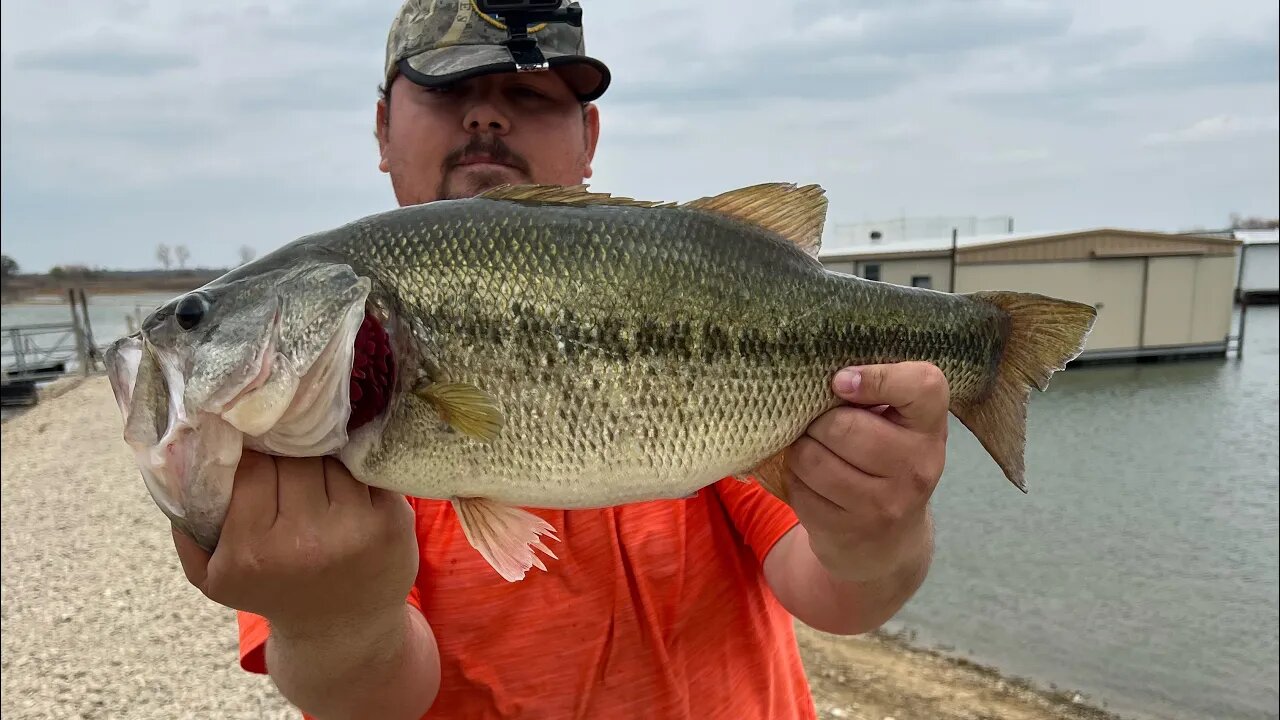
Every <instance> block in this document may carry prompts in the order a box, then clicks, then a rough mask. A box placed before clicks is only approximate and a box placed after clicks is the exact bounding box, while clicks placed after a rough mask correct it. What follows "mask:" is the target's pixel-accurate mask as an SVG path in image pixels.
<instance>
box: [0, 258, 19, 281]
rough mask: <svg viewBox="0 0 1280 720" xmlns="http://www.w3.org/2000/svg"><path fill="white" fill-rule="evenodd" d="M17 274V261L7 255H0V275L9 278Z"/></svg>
mask: <svg viewBox="0 0 1280 720" xmlns="http://www.w3.org/2000/svg"><path fill="white" fill-rule="evenodd" d="M17 274H18V261H17V260H14V259H13V258H11V257H9V256H8V255H0V275H3V276H4V277H6V278H11V277H13V276H14V275H17Z"/></svg>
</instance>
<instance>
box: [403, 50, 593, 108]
mask: <svg viewBox="0 0 1280 720" xmlns="http://www.w3.org/2000/svg"><path fill="white" fill-rule="evenodd" d="M543 56H544V57H545V58H546V59H547V65H548V66H549V67H550V68H552V69H554V70H555V71H556V72H558V73H559V74H560V76H561V77H563V78H564V80H565V82H567V83H568V84H569V87H570V88H571V89H572V90H573V92H574V93H575V94H576V95H577V96H578V99H579V100H581V101H582V102H589V101H592V100H595V99H597V98H599V97H600V96H601V95H603V94H604V91H605V90H606V89H607V88H608V87H609V80H610V75H609V68H608V67H606V66H605V64H604V63H602V62H600V61H599V60H596V59H595V58H593V57H589V56H587V55H566V54H557V53H555V52H553V51H549V50H546V49H545V48H544V49H543ZM396 69H397V70H399V72H400V74H402V75H404V76H405V77H406V78H408V79H409V80H411V81H413V82H415V83H417V84H419V85H424V86H426V87H442V86H446V85H449V84H452V83H456V82H458V81H460V80H466V79H468V78H473V77H477V76H480V75H488V74H492V73H507V72H516V64H515V62H514V61H512V59H511V55H510V53H508V52H507V49H506V47H504V46H501V45H451V46H449V47H442V48H435V49H433V50H427V51H425V52H422V53H418V54H417V55H411V56H409V57H407V58H403V59H401V60H400V62H399V63H397V64H396Z"/></svg>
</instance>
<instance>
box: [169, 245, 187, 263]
mask: <svg viewBox="0 0 1280 720" xmlns="http://www.w3.org/2000/svg"><path fill="white" fill-rule="evenodd" d="M173 254H174V257H176V258H178V267H180V268H186V267H187V259H188V258H190V257H191V251H190V250H188V249H187V246H186V245H179V246H177V247H175V248H174V249H173Z"/></svg>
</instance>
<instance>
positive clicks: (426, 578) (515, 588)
mask: <svg viewBox="0 0 1280 720" xmlns="http://www.w3.org/2000/svg"><path fill="white" fill-rule="evenodd" d="M410 502H411V504H413V506H414V512H415V514H416V516H417V533H418V538H419V546H420V548H421V564H420V566H419V572H418V576H417V580H416V581H415V583H414V587H413V589H412V590H411V592H410V595H409V602H410V603H412V604H413V605H414V606H415V607H417V608H419V609H420V610H421V611H422V612H423V614H424V615H425V616H426V618H427V620H428V622H430V623H431V628H432V630H433V631H434V633H435V637H436V642H437V644H438V645H439V649H440V666H441V667H440V670H441V687H440V693H439V695H438V696H437V698H436V701H435V704H434V705H433V706H432V708H431V710H430V711H429V712H428V713H427V715H426V716H425V717H428V718H432V717H457V718H463V717H465V718H491V717H503V718H506V717H512V718H514V717H520V718H548V719H552V718H557V719H558V718H653V719H655V720H658V719H662V718H698V719H699V720H704V719H710V718H733V720H753V719H755V718H770V719H771V720H787V719H792V718H795V719H804V720H812V719H814V718H816V716H817V715H816V711H815V708H814V704H813V699H812V695H811V693H810V690H809V686H808V682H807V680H806V678H805V674H804V668H803V666H802V665H801V661H800V656H799V651H798V649H797V647H796V642H795V636H794V634H793V627H792V624H791V623H792V620H791V616H790V614H789V613H788V612H787V611H786V610H785V609H784V608H783V607H782V606H781V605H780V604H779V603H778V601H777V600H776V599H775V598H774V596H773V594H772V592H771V591H770V590H769V587H768V585H767V584H766V582H765V579H764V572H763V563H764V559H765V556H766V554H767V553H768V552H769V550H770V549H771V548H772V547H773V545H774V543H776V542H777V541H778V540H779V539H780V538H781V537H782V536H783V535H784V534H785V533H786V532H787V531H788V530H789V529H791V528H792V527H793V526H794V525H795V523H796V517H795V515H794V513H793V512H792V511H791V509H790V508H789V507H787V506H786V505H785V504H783V503H782V502H780V501H778V500H777V499H776V498H774V497H773V496H772V495H769V494H768V493H767V492H766V491H764V490H763V489H762V488H761V487H760V486H759V485H757V484H755V483H750V484H748V483H744V482H740V481H738V480H734V479H732V478H726V479H724V480H721V481H720V482H718V483H716V484H714V485H712V486H711V487H708V488H704V489H703V490H702V491H701V492H699V493H698V495H697V496H696V497H695V498H692V499H687V500H673V501H654V502H645V503H635V504H629V505H623V506H619V507H610V508H604V509H592V510H568V511H564V510H539V509H531V510H530V512H533V513H535V514H538V515H540V516H541V517H543V518H545V519H546V520H547V521H549V522H550V523H551V524H552V525H553V526H554V527H555V530H556V536H557V537H558V538H560V541H559V542H547V544H548V546H549V547H550V548H551V550H552V552H554V553H555V554H556V555H557V556H558V557H559V559H558V560H551V559H549V558H546V557H544V558H543V560H544V562H545V563H546V565H547V570H548V572H543V571H541V570H538V569H536V568H534V569H532V570H531V571H530V572H529V573H528V574H527V575H526V576H525V578H524V580H521V581H519V582H515V583H509V582H507V581H506V580H503V579H502V578H501V577H500V576H499V575H498V574H497V573H496V572H495V571H494V570H493V569H492V568H491V567H489V565H488V563H486V562H485V560H484V558H482V557H481V556H480V553H478V552H476V551H475V550H474V549H473V548H472V547H471V545H470V544H469V543H468V542H467V539H466V537H464V536H463V534H462V529H461V527H460V526H459V525H458V521H457V517H456V516H455V515H454V512H453V508H452V507H451V506H450V505H449V503H447V502H441V501H436V500H419V499H414V498H411V499H410ZM239 627H240V662H241V666H242V667H243V668H244V669H246V670H249V671H251V672H258V673H262V672H265V671H266V669H265V662H264V657H263V656H264V653H263V644H264V642H265V641H266V638H267V634H268V629H267V625H266V622H265V620H264V619H263V618H261V617H259V616H256V615H252V614H249V613H240V614H239Z"/></svg>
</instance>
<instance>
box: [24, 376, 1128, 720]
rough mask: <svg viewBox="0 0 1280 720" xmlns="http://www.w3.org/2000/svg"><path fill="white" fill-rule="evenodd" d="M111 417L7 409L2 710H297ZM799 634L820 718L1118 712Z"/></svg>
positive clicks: (947, 664) (883, 638)
mask: <svg viewBox="0 0 1280 720" xmlns="http://www.w3.org/2000/svg"><path fill="white" fill-rule="evenodd" d="M119 424H120V421H119V412H118V410H117V408H116V407H115V400H114V398H113V397H112V394H111V390H110V387H109V385H108V384H107V382H106V378H105V377H104V376H103V375H101V374H96V375H91V376H89V377H87V378H82V377H68V378H61V379H59V380H57V381H55V382H53V383H51V384H50V385H49V386H47V387H46V388H44V389H43V390H42V392H41V398H40V402H39V403H38V404H37V405H35V406H34V407H30V408H24V409H23V411H22V412H20V413H18V414H16V415H15V416H13V417H10V418H6V420H5V422H4V446H5V447H4V450H5V452H4V453H3V483H4V496H5V502H4V503H3V505H0V511H2V512H3V523H2V527H3V540H4V547H3V553H2V554H0V557H2V558H3V572H2V573H0V578H2V581H3V585H4V588H3V595H4V598H5V610H6V619H5V633H4V637H3V662H4V666H5V668H6V671H5V673H4V681H3V682H4V692H3V694H2V697H3V708H2V710H0V711H2V712H3V713H4V714H9V713H13V714H15V715H21V716H23V717H55V716H59V715H62V714H68V713H69V714H76V713H77V712H81V713H86V714H88V715H95V716H102V715H103V714H104V713H105V715H106V716H113V715H116V714H124V715H128V716H130V717H173V716H176V715H187V714H191V713H196V714H204V712H205V711H208V712H209V713H212V714H214V715H218V716H224V717H225V716H231V715H237V716H238V714H245V715H248V716H253V717H282V718H293V717H297V716H298V715H297V714H296V713H295V712H293V711H292V710H291V709H290V708H289V707H288V706H287V704H285V703H284V701H283V700H282V699H281V698H280V697H279V695H278V693H277V692H276V691H275V688H274V686H273V685H272V684H271V683H270V681H269V679H266V678H261V677H257V676H250V675H249V674H247V673H244V672H243V671H241V670H240V669H239V667H238V665H237V664H236V662H235V621H234V616H233V615H232V614H230V613H229V611H227V610H226V609H225V608H221V607H219V606H216V605H214V604H213V603H210V602H209V601H208V600H207V599H206V598H204V596H203V595H201V594H200V592H199V591H198V590H196V589H194V588H191V587H190V586H189V584H188V583H187V582H186V580H185V579H184V578H183V577H182V573H181V569H180V566H179V565H178V563H177V560H176V558H175V557H174V556H173V549H172V541H171V540H170V538H169V535H168V528H167V525H166V524H165V523H164V522H162V517H161V516H160V514H159V512H158V511H157V510H156V508H155V506H154V503H153V502H152V500H151V499H150V497H149V496H148V495H147V494H146V491H145V488H144V486H143V483H142V481H141V480H140V479H139V477H138V475H137V471H136V468H135V467H134V466H133V465H132V462H133V459H132V457H131V456H130V453H129V451H128V449H127V448H126V447H125V446H124V444H123V443H121V442H119V440H118V436H119ZM50 508H57V511H56V512H50V510H49V509H50ZM176 638H181V641H180V642H175V639H176ZM796 638H797V642H798V643H799V646H800V650H801V656H802V659H803V662H804V665H805V670H806V675H807V676H808V678H809V683H810V689H811V692H812V694H813V698H814V703H815V705H816V706H817V710H818V715H819V717H820V718H824V719H826V718H842V719H846V720H847V719H857V720H885V718H889V717H893V718H898V720H905V718H924V717H927V718H935V719H937V720H973V719H976V718H1001V720H1048V719H1049V718H1055V719H1059V720H1062V719H1066V720H1119V718H1120V716H1119V715H1116V714H1114V713H1112V712H1110V711H1107V710H1104V709H1102V708H1101V707H1098V706H1096V705H1095V704H1093V703H1092V702H1091V700H1090V699H1088V698H1085V697H1084V696H1083V695H1082V694H1081V693H1076V692H1072V691H1070V690H1062V689H1058V688H1055V687H1053V686H1052V685H1050V687H1048V688H1046V687H1043V686H1041V685H1040V684H1038V683H1035V682H1032V681H1030V680H1027V679H1024V678H1017V677H1011V676H1009V675H1006V674H1005V673H1003V672H1001V671H1000V669H999V668H997V667H994V666H988V665H983V664H980V663H978V662H974V661H973V660H969V659H966V658H962V657H957V656H955V655H952V654H949V653H946V652H944V651H943V650H939V649H932V648H927V647H922V646H918V645H916V644H914V643H913V642H912V639H911V632H910V631H909V630H902V631H898V632H889V631H885V630H881V631H877V632H873V633H869V634H867V635H862V636H857V637H839V636H833V635H827V634H824V633H821V632H818V631H815V630H813V629H811V628H808V627H806V626H804V625H802V624H800V623H796Z"/></svg>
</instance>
